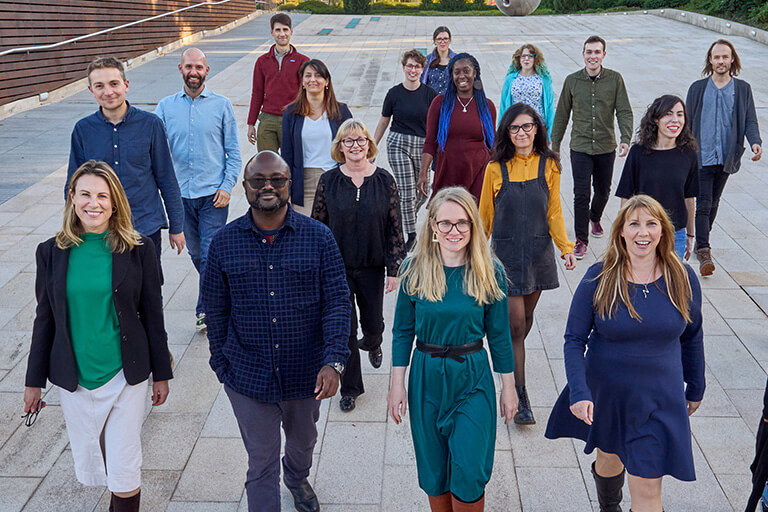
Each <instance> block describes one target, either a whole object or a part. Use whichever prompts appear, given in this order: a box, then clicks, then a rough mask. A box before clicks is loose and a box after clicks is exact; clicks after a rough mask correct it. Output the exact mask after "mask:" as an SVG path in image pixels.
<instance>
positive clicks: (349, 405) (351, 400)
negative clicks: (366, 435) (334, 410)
mask: <svg viewBox="0 0 768 512" xmlns="http://www.w3.org/2000/svg"><path fill="white" fill-rule="evenodd" d="M354 408H355V397H353V396H343V397H341V400H339V409H341V410H342V411H344V412H349V411H351V410H352V409H354Z"/></svg>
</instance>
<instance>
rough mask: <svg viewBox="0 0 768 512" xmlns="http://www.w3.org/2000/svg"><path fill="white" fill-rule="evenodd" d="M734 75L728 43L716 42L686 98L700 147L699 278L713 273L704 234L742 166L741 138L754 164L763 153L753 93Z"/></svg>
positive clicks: (734, 58) (734, 57)
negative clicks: (729, 178)
mask: <svg viewBox="0 0 768 512" xmlns="http://www.w3.org/2000/svg"><path fill="white" fill-rule="evenodd" d="M739 71H741V61H740V60H739V56H738V54H737V53H736V48H734V46H733V44H731V43H730V42H729V41H726V40H725V39H719V40H717V41H715V42H714V43H712V46H710V47H709V51H708V52H707V60H706V62H705V65H704V71H703V72H702V75H703V76H704V78H702V79H701V80H697V81H696V82H694V83H692V84H691V86H690V87H689V88H688V97H687V99H686V103H687V106H688V113H689V116H690V119H691V128H692V129H693V135H694V136H695V137H696V140H698V142H699V150H698V156H699V196H698V198H697V199H696V257H697V258H698V260H699V272H700V273H701V275H702V276H709V275H712V273H713V272H714V271H715V264H714V263H713V262H712V254H711V249H710V246H709V232H710V230H711V229H712V225H713V224H714V222H715V216H716V215H717V207H718V205H719V204H720V196H721V195H722V193H723V189H724V188H725V182H726V181H728V176H729V175H731V174H734V173H736V172H737V171H738V170H739V167H740V166H741V156H742V155H743V154H744V137H746V138H747V140H748V141H749V144H750V146H751V149H752V153H754V156H753V157H752V160H753V161H755V162H756V161H758V160H760V157H761V156H762V154H763V149H762V147H761V144H762V141H761V140H760V130H759V128H758V125H757V113H756V112H755V100H754V99H753V97H752V88H751V87H750V86H749V84H748V83H747V82H745V81H744V80H739V79H738V78H735V77H736V75H738V74H739ZM689 236H690V235H689Z"/></svg>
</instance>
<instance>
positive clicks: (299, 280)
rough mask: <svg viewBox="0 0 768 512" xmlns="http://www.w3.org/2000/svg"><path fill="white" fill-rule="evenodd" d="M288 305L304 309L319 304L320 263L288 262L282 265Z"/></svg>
mask: <svg viewBox="0 0 768 512" xmlns="http://www.w3.org/2000/svg"><path fill="white" fill-rule="evenodd" d="M282 267H283V275H284V278H285V288H284V289H285V293H286V294H287V296H288V298H289V304H290V305H291V306H293V307H295V308H304V307H307V306H309V305H312V304H316V303H319V302H320V263H319V262H311V261H306V260H288V261H284V262H283V263H282Z"/></svg>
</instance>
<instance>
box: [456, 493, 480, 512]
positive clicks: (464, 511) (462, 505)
mask: <svg viewBox="0 0 768 512" xmlns="http://www.w3.org/2000/svg"><path fill="white" fill-rule="evenodd" d="M484 509H485V493H483V495H482V496H480V498H478V499H477V500H476V501H473V502H472V503H467V502H465V501H461V500H460V499H458V498H457V497H456V496H453V512H482V511H483V510H484Z"/></svg>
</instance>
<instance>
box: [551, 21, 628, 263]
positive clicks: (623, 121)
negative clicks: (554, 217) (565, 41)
mask: <svg viewBox="0 0 768 512" xmlns="http://www.w3.org/2000/svg"><path fill="white" fill-rule="evenodd" d="M582 56H583V58H584V64H585V67H584V68H583V69H580V70H579V71H577V72H575V73H572V74H570V75H568V76H567V77H566V79H565V82H564V83H563V92H562V93H561V94H560V100H559V101H558V104H557V110H556V111H555V119H554V121H553V122H552V150H553V151H555V152H557V153H559V152H560V143H561V142H562V141H563V136H564V135H565V130H566V128H568V119H569V117H570V116H571V111H573V128H572V130H571V168H572V169H573V224H574V231H575V235H576V246H575V247H574V249H573V255H574V256H576V258H577V259H582V258H583V257H584V255H585V254H586V252H587V245H588V244H589V230H590V225H591V230H592V235H593V236H594V237H596V238H599V237H601V236H603V227H602V225H601V224H600V219H601V218H602V216H603V210H605V205H606V203H607V202H608V197H609V196H610V192H611V179H612V178H613V163H614V160H615V159H616V135H615V133H614V129H613V126H614V116H615V118H616V119H617V120H618V123H619V131H620V133H621V143H620V144H619V152H618V154H619V156H620V157H624V156H626V155H627V153H628V152H629V142H630V140H632V108H631V107H630V105H629V97H628V96H627V89H626V87H625V85H624V79H623V78H622V76H621V75H620V74H619V73H618V72H616V71H613V70H611V69H608V68H604V67H603V59H604V58H605V40H604V39H603V38H601V37H599V36H591V37H589V38H588V39H587V40H586V41H585V42H584V48H583V50H582ZM590 182H591V187H592V189H593V190H594V196H593V197H592V205H591V206H590V201H589V199H590Z"/></svg>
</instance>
